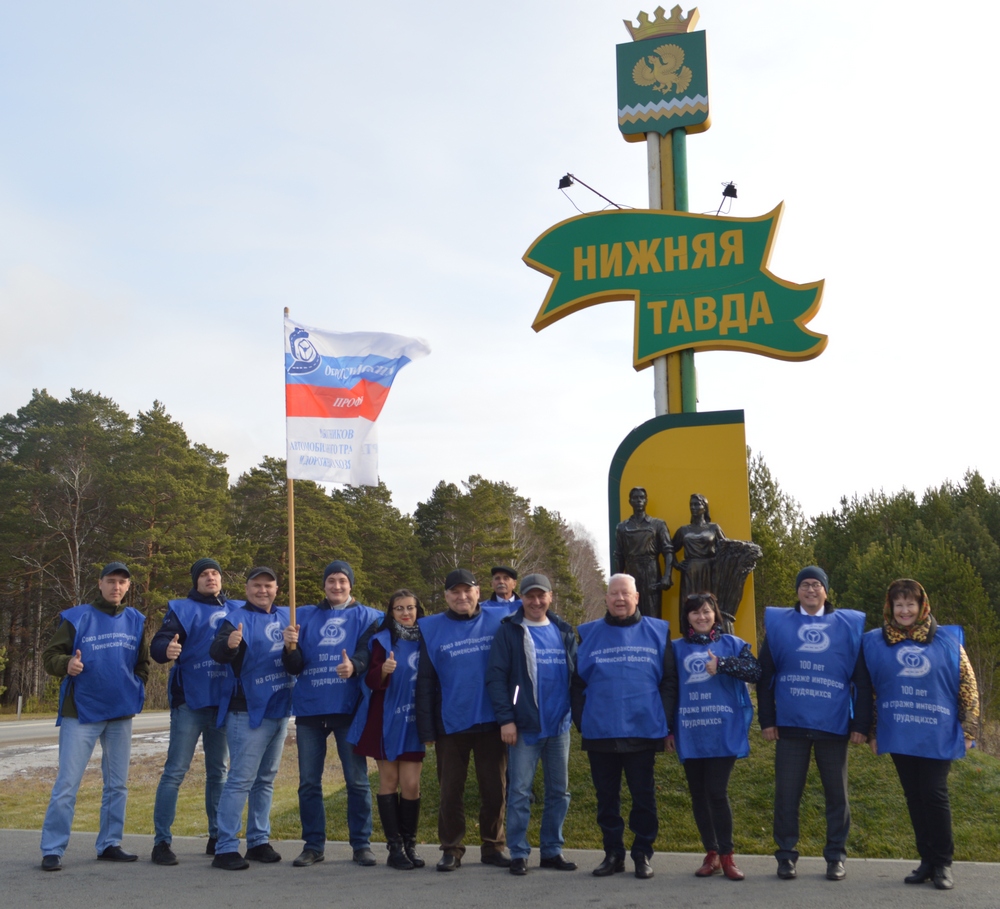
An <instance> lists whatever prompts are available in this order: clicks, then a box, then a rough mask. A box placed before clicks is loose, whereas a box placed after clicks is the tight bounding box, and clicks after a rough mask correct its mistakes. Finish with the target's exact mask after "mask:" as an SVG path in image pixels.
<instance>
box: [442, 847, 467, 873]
mask: <svg viewBox="0 0 1000 909" xmlns="http://www.w3.org/2000/svg"><path fill="white" fill-rule="evenodd" d="M461 867H462V860H461V859H460V858H459V857H458V856H457V855H451V854H450V853H448V852H446V853H445V854H444V855H442V856H441V861H440V862H438V863H437V869H438V871H455V870H457V869H459V868H461Z"/></svg>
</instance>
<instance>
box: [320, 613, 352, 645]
mask: <svg viewBox="0 0 1000 909" xmlns="http://www.w3.org/2000/svg"><path fill="white" fill-rule="evenodd" d="M346 621H347V619H345V618H344V617H343V616H337V617H336V618H333V619H327V621H326V623H325V624H324V625H323V627H322V628H321V629H320V630H319V637H320V641H319V646H320V647H336V646H337V645H339V644H340V642H341V641H343V640H344V638H346V637H347V632H346V631H344V623H345V622H346Z"/></svg>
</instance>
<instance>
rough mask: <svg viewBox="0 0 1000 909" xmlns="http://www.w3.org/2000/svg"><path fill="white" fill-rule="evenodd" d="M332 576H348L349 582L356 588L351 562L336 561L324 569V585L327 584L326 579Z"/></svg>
mask: <svg viewBox="0 0 1000 909" xmlns="http://www.w3.org/2000/svg"><path fill="white" fill-rule="evenodd" d="M331 574H346V575H347V580H348V581H350V582H351V587H353V586H354V569H353V568H351V565H350V563H349V562H345V561H343V559H335V560H334V561H333V562H331V563H330V564H329V565H327V566H326V568H324V569H323V583H324V584H325V583H326V579H327V578H328V577H330V575H331Z"/></svg>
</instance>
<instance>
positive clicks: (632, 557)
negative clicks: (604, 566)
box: [615, 486, 674, 619]
mask: <svg viewBox="0 0 1000 909" xmlns="http://www.w3.org/2000/svg"><path fill="white" fill-rule="evenodd" d="M646 500H647V497H646V490H645V489H643V488H642V487H641V486H636V487H634V488H633V489H631V490H629V494H628V501H629V504H630V505H631V506H632V516H631V517H630V518H629V519H628V520H626V521H622V522H621V523H620V524H619V525H618V527H617V529H616V530H615V566H616V567H615V570H616V571H617V572H618V573H619V574H630V575H632V577H634V578H635V586H636V589H637V590H638V591H639V612H641V613H642V614H643V615H647V616H652V617H653V618H657V619H658V618H660V605H661V594H662V591H664V590H668V589H669V588H670V586H671V585H672V584H673V579H672V577H671V575H670V565H671V560H672V556H673V552H674V547H673V544H672V543H671V542H670V531H669V530H668V529H667V524H666V522H665V521H661V520H660V519H659V518H651V517H649V515H647V514H646ZM660 556H663V559H664V565H665V567H666V575H665V576H664V573H663V571H661V570H660Z"/></svg>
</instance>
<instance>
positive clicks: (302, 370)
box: [288, 328, 323, 376]
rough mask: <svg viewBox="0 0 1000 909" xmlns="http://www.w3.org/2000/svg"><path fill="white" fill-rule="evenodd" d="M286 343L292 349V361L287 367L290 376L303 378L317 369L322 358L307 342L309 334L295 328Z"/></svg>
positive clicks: (310, 342)
mask: <svg viewBox="0 0 1000 909" xmlns="http://www.w3.org/2000/svg"><path fill="white" fill-rule="evenodd" d="M288 343H289V346H290V347H291V349H292V360H293V362H292V364H291V365H290V366H289V367H288V374H289V375H290V376H304V375H306V374H308V373H310V372H315V371H316V370H317V369H319V367H320V364H321V363H322V362H323V358H322V357H321V356H320V355H319V351H318V350H316V348H315V347H314V346H313V342H312V341H310V340H309V332H307V331H306V330H305V329H303V328H296V329H295V331H293V332H292V333H291V334H290V335H289V336H288Z"/></svg>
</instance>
